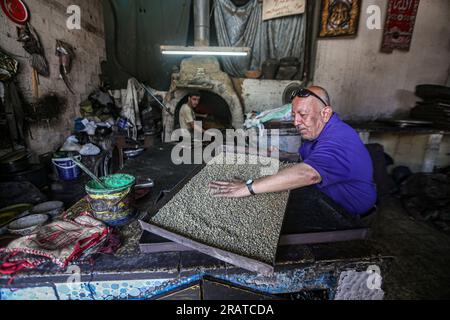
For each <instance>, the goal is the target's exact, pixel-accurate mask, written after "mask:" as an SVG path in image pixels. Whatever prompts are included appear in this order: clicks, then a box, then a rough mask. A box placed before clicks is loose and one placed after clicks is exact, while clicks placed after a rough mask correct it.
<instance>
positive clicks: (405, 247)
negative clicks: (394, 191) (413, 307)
mask: <svg viewBox="0 0 450 320" xmlns="http://www.w3.org/2000/svg"><path fill="white" fill-rule="evenodd" d="M372 239H373V240H376V241H377V242H379V243H380V244H382V245H383V246H385V247H386V248H388V250H389V251H391V253H392V255H393V256H394V257H395V260H394V262H393V264H392V266H391V267H390V272H389V273H388V274H387V275H385V276H384V290H385V292H386V299H402V300H403V299H426V300H430V299H433V300H434V299H449V298H450V268H449V266H450V236H448V235H447V234H445V233H443V232H441V231H439V230H437V229H435V228H434V227H432V226H430V225H428V224H426V223H425V222H418V221H415V220H413V219H412V218H410V217H409V216H408V215H407V214H406V212H405V211H404V209H403V207H402V205H401V203H400V201H399V200H398V199H395V198H390V199H387V200H386V201H384V203H383V205H382V206H381V208H380V214H379V216H378V217H377V221H376V222H375V224H374V227H373V234H372Z"/></svg>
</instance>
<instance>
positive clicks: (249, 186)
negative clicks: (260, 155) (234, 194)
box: [245, 180, 256, 196]
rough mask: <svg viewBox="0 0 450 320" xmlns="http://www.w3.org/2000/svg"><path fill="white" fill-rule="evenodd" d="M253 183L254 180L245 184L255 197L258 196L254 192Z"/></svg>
mask: <svg viewBox="0 0 450 320" xmlns="http://www.w3.org/2000/svg"><path fill="white" fill-rule="evenodd" d="M253 182H254V181H253V180H248V181H247V182H246V183H245V184H246V185H247V188H248V191H250V193H251V194H252V195H253V196H256V193H255V191H253Z"/></svg>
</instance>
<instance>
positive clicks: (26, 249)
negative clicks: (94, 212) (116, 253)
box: [0, 213, 112, 275]
mask: <svg viewBox="0 0 450 320" xmlns="http://www.w3.org/2000/svg"><path fill="white" fill-rule="evenodd" d="M111 231H112V229H110V228H108V227H107V226H106V225H104V224H103V223H102V222H101V221H98V220H96V219H94V218H93V217H92V216H91V215H90V214H89V213H83V214H81V215H80V216H78V217H76V218H75V219H73V220H70V219H67V218H63V219H61V220H57V221H55V222H53V223H51V224H49V225H46V226H43V227H40V228H38V230H37V231H35V232H34V233H33V234H31V235H29V236H26V237H22V238H20V239H17V240H15V241H13V242H11V243H10V244H9V245H8V247H7V248H5V249H0V274H4V275H12V274H15V273H17V272H19V271H21V270H23V269H34V268H36V267H38V266H39V265H41V264H42V263H45V262H48V261H51V262H53V263H55V264H56V265H58V266H59V267H60V268H63V269H65V268H67V266H68V265H69V263H71V262H73V261H75V260H78V259H82V258H85V257H87V256H89V255H92V254H95V253H97V252H99V251H100V250H101V248H103V246H104V244H105V243H106V241H107V240H108V236H109V235H110V234H111Z"/></svg>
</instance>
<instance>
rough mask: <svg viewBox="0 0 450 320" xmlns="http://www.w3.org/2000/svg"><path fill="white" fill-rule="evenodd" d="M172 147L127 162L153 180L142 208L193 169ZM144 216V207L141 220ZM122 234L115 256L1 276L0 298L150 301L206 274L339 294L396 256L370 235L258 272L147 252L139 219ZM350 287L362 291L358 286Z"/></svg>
mask: <svg viewBox="0 0 450 320" xmlns="http://www.w3.org/2000/svg"><path fill="white" fill-rule="evenodd" d="M171 150H172V145H161V146H157V147H154V148H153V149H150V150H148V151H147V152H146V153H144V154H143V155H142V156H140V157H139V158H137V159H134V160H130V161H129V162H128V163H127V164H126V167H125V170H124V172H127V173H130V174H134V175H136V176H142V177H150V178H152V179H153V180H154V182H155V188H154V190H153V193H152V195H151V196H149V197H148V199H147V200H144V201H143V202H141V203H139V207H140V208H141V209H142V208H144V209H145V208H150V206H152V205H153V204H154V201H155V200H156V199H157V198H158V195H159V194H160V192H161V191H163V190H170V189H171V188H173V187H174V186H175V185H176V184H177V183H178V182H179V181H180V180H181V179H183V178H184V177H185V176H187V175H188V174H189V173H190V172H191V170H192V169H193V167H192V166H175V165H174V164H173V163H172V162H171V161H170V154H171ZM144 216H145V211H144V212H143V213H142V214H140V216H139V217H138V218H142V217H144ZM120 231H121V234H122V238H123V246H122V247H121V248H120V249H119V251H118V252H117V253H116V254H114V255H99V256H98V257H96V259H95V260H94V261H92V262H91V263H80V264H78V265H74V266H70V267H69V269H68V271H67V272H66V273H64V272H61V271H60V270H58V268H56V267H55V266H54V265H52V264H46V265H45V266H42V267H40V268H39V269H37V270H33V271H27V272H23V273H19V274H17V275H16V277H15V278H14V280H13V282H12V284H8V282H9V281H10V278H8V277H2V278H0V300H8V299H46V300H47V299H50V300H52V299H61V300H68V299H82V300H84V299H86V300H108V299H151V298H152V297H155V296H157V295H161V294H164V293H167V292H169V291H171V290H173V289H175V288H177V287H179V286H182V285H186V284H189V283H192V282H195V281H198V280H199V279H201V278H202V277H203V276H205V275H207V276H211V277H214V278H217V279H219V280H222V281H227V282H230V283H232V284H236V285H240V286H244V287H247V288H249V289H252V290H256V291H260V292H265V293H269V294H287V293H296V292H300V291H304V290H327V296H328V298H329V299H334V298H336V297H338V296H340V295H341V293H340V289H339V287H340V286H343V285H345V281H347V280H348V279H353V278H354V279H359V278H361V275H362V276H364V275H366V278H367V273H366V271H367V270H368V268H369V267H371V266H374V265H376V266H378V267H379V268H380V269H381V271H382V272H387V270H388V267H389V262H390V261H391V258H390V257H389V254H387V252H386V251H385V249H384V248H382V247H380V246H379V245H378V244H377V243H375V242H373V241H370V240H366V241H352V242H342V243H332V244H317V245H302V246H285V247H281V248H280V249H279V252H278V257H277V262H276V266H275V273H274V274H273V275H270V276H260V275H257V274H255V273H252V272H249V271H246V270H243V269H239V268H236V267H234V266H232V265H229V264H227V263H224V262H222V261H219V260H217V259H214V258H211V257H209V256H206V255H203V254H200V253H197V252H170V253H153V254H142V253H140V251H139V239H140V237H141V234H142V232H141V229H140V227H139V223H138V222H137V221H134V222H132V223H131V224H129V225H128V226H125V227H123V228H121V229H120ZM352 277H353V278H352ZM363 278H364V277H363ZM364 279H365V278H364ZM364 279H363V280H364ZM358 285H359V284H358ZM353 289H354V294H355V295H357V294H358V293H357V292H359V291H358V290H359V289H358V288H356V287H355V288H353ZM355 297H356V298H358V296H355ZM359 298H364V297H359Z"/></svg>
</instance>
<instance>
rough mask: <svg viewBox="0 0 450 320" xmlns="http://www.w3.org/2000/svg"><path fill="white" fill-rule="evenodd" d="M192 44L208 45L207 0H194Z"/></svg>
mask: <svg viewBox="0 0 450 320" xmlns="http://www.w3.org/2000/svg"><path fill="white" fill-rule="evenodd" d="M194 23H195V38H194V44H195V46H196V47H197V46H199V47H208V46H209V30H210V23H209V0H194Z"/></svg>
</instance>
